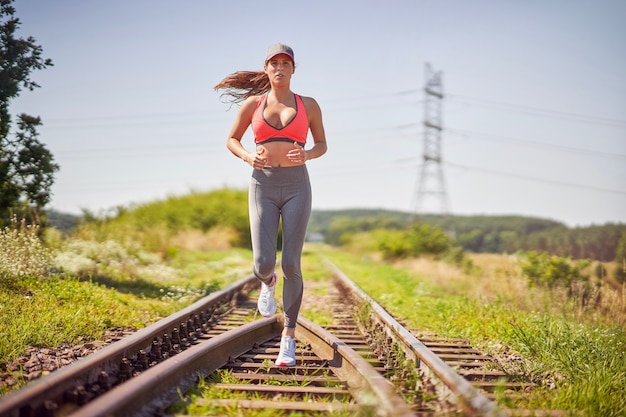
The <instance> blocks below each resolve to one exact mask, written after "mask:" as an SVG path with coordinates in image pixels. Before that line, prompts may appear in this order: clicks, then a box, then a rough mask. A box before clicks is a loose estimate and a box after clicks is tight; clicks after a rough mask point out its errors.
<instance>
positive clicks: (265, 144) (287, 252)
mask: <svg viewBox="0 0 626 417" xmlns="http://www.w3.org/2000/svg"><path fill="white" fill-rule="evenodd" d="M294 72H295V62H294V53H293V50H292V49H291V48H290V47H289V46H287V45H284V44H281V43H278V44H275V45H272V46H270V48H269V49H268V51H267V55H266V57H265V64H264V66H263V71H258V72H251V71H239V72H235V73H233V74H231V75H229V76H227V77H226V78H224V79H223V80H222V81H221V82H220V83H219V84H218V85H216V86H215V90H224V93H223V95H226V96H230V97H231V101H233V102H237V103H239V102H242V104H241V107H240V109H239V112H238V113H237V117H236V118H235V122H234V123H233V126H232V128H231V130H230V134H229V135H228V140H227V144H226V145H227V147H228V149H229V150H230V151H231V152H232V153H233V154H234V155H235V156H237V157H239V158H240V159H242V160H243V161H244V162H246V163H248V164H249V165H250V166H251V167H252V168H254V169H253V171H252V178H251V181H250V189H249V195H248V202H249V211H250V232H251V235H252V251H253V254H254V266H253V272H254V274H255V276H256V277H257V278H258V279H259V280H260V281H261V291H260V293H259V301H258V308H259V312H260V313H261V314H262V315H263V316H266V317H268V316H272V315H273V314H274V313H275V312H276V301H275V299H274V289H275V285H276V280H277V275H276V273H275V272H274V269H275V266H276V250H277V249H276V245H277V239H278V227H279V222H280V220H281V219H282V228H283V229H282V231H283V247H282V261H281V267H282V271H283V277H284V280H285V282H284V286H283V308H284V317H285V327H284V329H283V332H282V337H281V342H280V352H279V354H278V357H277V358H276V365H279V366H293V365H295V363H296V354H295V349H296V345H295V329H296V321H297V319H298V313H299V311H300V305H301V304H302V290H303V282H302V271H301V265H300V261H301V257H302V247H303V246H304V238H305V236H306V229H307V224H308V221H309V216H310V214H311V185H310V182H309V176H308V172H307V168H306V165H305V162H306V161H308V160H310V159H314V158H319V157H320V156H322V155H323V154H324V153H326V135H325V133H324V125H323V123H322V112H321V109H320V107H319V105H318V104H317V102H316V101H315V100H314V99H313V98H311V97H302V96H299V95H297V94H294V93H293V92H292V91H291V88H290V83H291V76H292V75H293V74H294ZM249 126H252V131H253V133H254V142H255V144H256V149H255V150H254V151H248V150H247V149H246V148H245V147H244V146H243V145H242V144H241V138H242V137H243V135H244V133H245V132H246V130H247V129H248V127H249ZM309 130H310V132H311V136H312V137H313V146H311V147H310V148H309V149H305V144H306V141H307V136H308V132H309Z"/></svg>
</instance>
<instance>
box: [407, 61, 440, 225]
mask: <svg viewBox="0 0 626 417" xmlns="http://www.w3.org/2000/svg"><path fill="white" fill-rule="evenodd" d="M425 75H426V82H425V85H424V93H425V95H426V98H425V102H424V152H423V154H422V166H421V170H420V173H419V178H418V181H417V194H416V198H415V211H414V213H413V215H414V216H416V217H419V216H420V215H423V214H426V213H431V214H439V215H443V216H444V219H446V221H447V216H448V198H447V196H446V186H445V181H444V178H443V168H442V165H441V137H442V130H443V127H442V123H441V113H442V103H443V87H442V84H441V71H438V72H434V71H433V69H432V67H431V66H430V64H428V63H426V67H425Z"/></svg>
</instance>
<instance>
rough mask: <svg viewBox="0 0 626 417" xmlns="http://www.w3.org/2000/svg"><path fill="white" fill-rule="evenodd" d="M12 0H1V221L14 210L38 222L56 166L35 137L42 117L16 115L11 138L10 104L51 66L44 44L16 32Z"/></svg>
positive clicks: (32, 85)
mask: <svg viewBox="0 0 626 417" xmlns="http://www.w3.org/2000/svg"><path fill="white" fill-rule="evenodd" d="M12 3H13V0H0V19H1V21H0V225H3V224H4V225H6V224H7V223H8V221H9V219H10V217H11V215H12V214H15V215H18V216H19V217H23V218H29V219H30V220H34V221H37V222H39V221H41V220H42V219H41V218H40V217H41V214H42V210H43V207H44V206H45V205H46V204H47V203H48V202H49V200H50V196H51V191H50V189H51V187H52V184H53V182H54V173H55V172H56V171H58V169H59V166H58V165H56V164H55V163H54V161H53V156H52V154H51V153H50V152H49V151H48V150H47V149H46V147H45V146H44V145H43V144H42V143H41V142H39V140H38V138H37V136H38V135H37V131H36V127H37V126H39V125H41V119H39V118H38V117H32V116H29V115H26V114H21V115H19V116H18V118H19V120H18V132H17V133H16V134H15V135H14V137H13V138H11V135H10V128H11V115H10V113H9V104H10V102H11V100H12V99H13V98H15V97H17V96H19V93H20V91H21V90H22V89H23V88H26V89H28V90H31V91H32V90H33V89H35V88H37V87H39V85H38V84H37V83H35V82H34V81H32V80H31V79H30V74H31V72H32V71H34V70H40V69H44V68H46V67H48V66H51V65H52V61H51V60H50V59H44V58H42V56H41V55H42V48H41V46H39V45H37V44H36V42H35V39H34V38H33V37H28V38H26V39H23V38H19V37H16V30H17V28H18V27H19V25H20V21H19V19H18V18H16V17H15V16H14V15H15V8H14V7H13V6H12Z"/></svg>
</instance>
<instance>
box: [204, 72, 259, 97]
mask: <svg viewBox="0 0 626 417" xmlns="http://www.w3.org/2000/svg"><path fill="white" fill-rule="evenodd" d="M213 89H214V90H215V91H218V90H224V92H223V93H222V94H221V95H220V97H226V101H228V102H231V103H240V102H242V101H244V100H245V99H247V98H248V97H251V96H258V95H260V94H263V93H266V92H267V91H269V90H270V89H271V85H270V79H269V77H268V76H267V74H266V73H265V72H264V71H237V72H233V73H232V74H230V75H227V76H226V77H225V78H224V79H223V80H222V81H220V82H219V83H218V84H217V85H216V86H215V87H213Z"/></svg>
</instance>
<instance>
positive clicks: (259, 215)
mask: <svg viewBox="0 0 626 417" xmlns="http://www.w3.org/2000/svg"><path fill="white" fill-rule="evenodd" d="M248 205H249V210H250V233H251V235H252V252H253V254H254V267H253V272H254V274H255V275H256V276H257V278H259V279H260V280H261V281H262V282H264V283H266V284H269V283H270V282H271V279H272V276H273V274H274V268H275V267H276V250H277V242H278V227H279V222H280V220H281V218H282V228H283V248H282V261H281V263H282V265H281V266H282V270H283V276H284V278H285V282H284V285H283V308H284V310H285V327H287V328H290V329H293V328H295V327H296V321H297V320H298V313H299V312H300V305H301V304H302V290H303V282H302V269H301V266H300V260H301V257H302V247H303V246H304V238H305V236H306V229H307V225H308V223H309V217H310V215H311V183H310V181H309V173H308V171H307V169H306V165H299V166H294V167H265V168H263V169H262V170H257V169H255V170H254V171H253V173H252V178H251V180H250V190H249V193H248Z"/></svg>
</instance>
